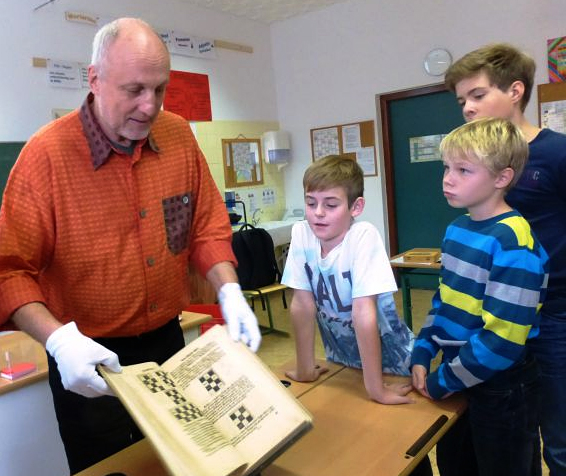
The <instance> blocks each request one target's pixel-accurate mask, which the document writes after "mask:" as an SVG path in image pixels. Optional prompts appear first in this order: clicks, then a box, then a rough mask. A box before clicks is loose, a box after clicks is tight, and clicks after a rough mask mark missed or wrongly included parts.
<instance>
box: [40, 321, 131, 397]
mask: <svg viewBox="0 0 566 476" xmlns="http://www.w3.org/2000/svg"><path fill="white" fill-rule="evenodd" d="M45 348H46V350H47V352H49V353H50V354H51V356H52V357H53V358H54V359H55V361H56V362H57V368H58V369H59V373H60V374H61V381H62V382H63V387H65V389H66V390H70V391H72V392H75V393H78V394H79V395H82V396H83V397H89V398H93V397H100V396H102V395H114V394H113V392H112V390H111V389H110V388H109V387H108V385H107V384H106V382H105V381H104V379H103V378H102V377H101V376H100V375H99V374H98V372H97V371H96V365H97V364H104V365H105V366H106V367H108V369H109V370H111V371H112V372H121V371H122V368H121V367H120V362H119V361H118V356H117V355H116V354H115V353H114V352H112V351H110V350H108V349H107V348H106V347H103V346H102V345H100V344H98V343H97V342H95V341H94V340H92V339H91V338H90V337H87V336H85V335H83V334H81V333H80V332H79V330H78V329H77V325H76V324H75V323H74V322H69V323H68V324H65V325H64V326H63V327H60V328H59V329H57V330H56V331H55V332H53V333H52V334H51V335H50V336H49V337H48V339H47V342H46V343H45Z"/></svg>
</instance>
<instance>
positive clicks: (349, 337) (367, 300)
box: [282, 155, 413, 404]
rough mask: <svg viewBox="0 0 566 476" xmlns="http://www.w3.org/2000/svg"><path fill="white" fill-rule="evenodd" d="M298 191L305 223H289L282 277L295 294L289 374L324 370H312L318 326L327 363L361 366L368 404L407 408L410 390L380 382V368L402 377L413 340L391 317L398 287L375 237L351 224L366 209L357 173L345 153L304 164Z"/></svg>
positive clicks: (308, 375) (306, 377)
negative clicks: (294, 363)
mask: <svg viewBox="0 0 566 476" xmlns="http://www.w3.org/2000/svg"><path fill="white" fill-rule="evenodd" d="M303 187H304V191H305V208H306V213H305V214H306V221H303V222H298V223H297V224H295V225H294V226H293V231H292V238H291V247H290V250H289V255H288V258H287V263H286V265H285V271H284V273H283V279H282V282H283V283H284V284H286V285H288V286H289V287H291V288H293V289H294V292H293V300H292V302H291V320H292V322H293V327H294V331H295V339H296V342H295V344H296V351H297V368H296V369H295V370H293V371H290V372H288V376H289V377H290V378H292V379H293V380H298V381H313V380H316V379H317V378H318V377H319V376H320V374H321V373H323V372H325V371H326V369H325V368H318V367H317V366H316V365H315V357H314V336H315V322H317V323H318V326H319V329H320V333H321V336H322V340H323V343H324V348H325V353H326V357H327V359H329V360H331V361H333V362H338V363H341V364H344V365H346V366H349V367H356V368H362V369H363V376H364V384H365V387H366V390H367V392H368V395H369V397H370V398H371V399H372V400H375V401H377V402H379V403H385V404H397V403H408V402H410V401H411V399H410V397H408V396H407V393H408V392H409V391H410V390H411V388H410V386H407V385H396V386H386V385H385V384H384V382H383V379H382V368H383V371H385V372H390V373H397V374H404V375H408V364H409V360H410V353H411V348H412V341H413V336H412V333H411V332H410V331H409V329H408V328H407V327H406V326H405V325H404V323H402V322H401V321H400V320H399V318H398V317H397V313H396V312H395V304H394V302H393V298H392V295H391V293H392V292H393V291H396V290H397V286H396V284H395V279H394V277H393V273H392V271H391V266H390V264H389V260H388V258H387V254H386V252H385V249H384V246H383V243H382V240H381V237H380V235H379V232H378V231H377V230H376V229H375V227H374V226H373V225H371V224H370V223H367V222H354V218H355V217H357V216H359V215H360V214H361V213H362V211H363V209H364V204H365V202H364V198H363V191H364V190H363V187H364V178H363V172H362V170H361V168H360V167H359V165H358V164H357V163H356V162H355V161H353V160H350V159H349V158H347V157H345V156H337V155H334V156H328V157H325V158H323V159H320V160H318V161H316V162H314V163H313V164H311V165H310V167H309V168H308V169H307V170H306V172H305V174H304V177H303ZM378 307H379V308H380V311H381V312H378ZM378 316H379V317H378Z"/></svg>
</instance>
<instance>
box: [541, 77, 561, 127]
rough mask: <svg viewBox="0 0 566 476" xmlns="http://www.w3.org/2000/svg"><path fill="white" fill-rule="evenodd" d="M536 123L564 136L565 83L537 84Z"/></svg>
mask: <svg viewBox="0 0 566 476" xmlns="http://www.w3.org/2000/svg"><path fill="white" fill-rule="evenodd" d="M537 90H538V123H539V126H540V127H547V128H549V129H552V130H553V131H556V132H562V133H563V134H566V82H561V83H549V84H539V85H538V86H537Z"/></svg>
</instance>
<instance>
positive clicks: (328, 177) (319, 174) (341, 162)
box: [303, 155, 364, 208]
mask: <svg viewBox="0 0 566 476" xmlns="http://www.w3.org/2000/svg"><path fill="white" fill-rule="evenodd" d="M334 187H343V188H344V190H345V191H346V196H347V197H348V207H349V208H351V207H352V205H353V204H354V202H355V201H356V199H357V198H358V197H363V196H364V173H363V171H362V169H361V167H360V166H359V165H358V163H357V162H356V161H355V160H353V159H350V158H349V157H347V156H346V155H327V156H326V157H323V158H322V159H319V160H316V161H315V162H313V163H312V164H311V165H310V166H309V167H308V168H307V170H306V171H305V175H304V176H303V189H304V191H305V193H307V192H314V191H319V190H328V189H329V188H334Z"/></svg>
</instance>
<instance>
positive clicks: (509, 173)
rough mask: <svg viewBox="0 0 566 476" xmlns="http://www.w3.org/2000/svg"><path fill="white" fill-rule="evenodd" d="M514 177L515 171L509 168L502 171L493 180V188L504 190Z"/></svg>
mask: <svg viewBox="0 0 566 476" xmlns="http://www.w3.org/2000/svg"><path fill="white" fill-rule="evenodd" d="M513 177H515V171H514V170H513V169H512V168H511V167H507V168H505V169H503V170H502V171H501V172H499V174H497V178H496V179H495V186H496V187H497V188H506V187H507V186H508V185H509V184H510V183H511V181H512V180H513Z"/></svg>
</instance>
